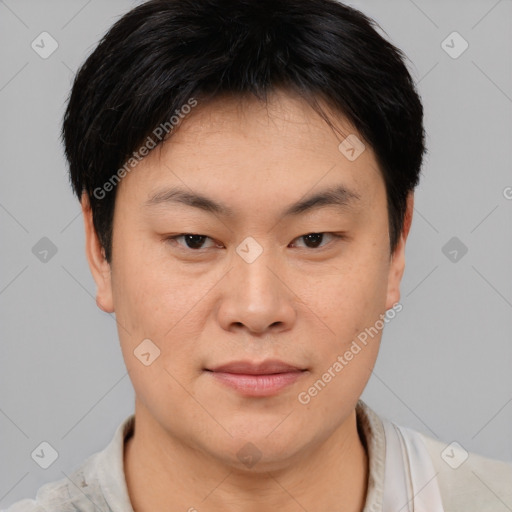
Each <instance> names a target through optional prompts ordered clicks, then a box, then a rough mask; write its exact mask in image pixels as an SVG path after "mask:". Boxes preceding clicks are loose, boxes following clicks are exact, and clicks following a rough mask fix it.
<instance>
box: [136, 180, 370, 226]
mask: <svg viewBox="0 0 512 512" xmlns="http://www.w3.org/2000/svg"><path fill="white" fill-rule="evenodd" d="M360 199H361V197H360V196H359V194H358V193H357V192H355V191H353V190H350V189H349V188H347V187H346V186H344V185H334V186H330V187H328V188H326V189H323V190H320V191H319V192H317V193H315V194H314V195H309V196H306V197H305V198H303V199H301V200H299V201H297V202H296V203H293V204H291V205H290V206H288V207H287V208H286V209H285V210H284V211H283V212H282V213H281V218H284V217H290V216H297V215H301V214H303V213H305V212H309V211H311V210H316V209H319V208H323V207H329V206H336V207H339V208H342V209H349V208H351V207H352V206H353V204H354V203H355V202H357V201H359V200H360ZM169 204H184V205H186V206H191V207H193V208H198V209H200V210H203V211H206V212H209V213H212V214H215V215H219V216H222V217H226V218H232V217H234V216H235V212H234V211H233V209H232V208H230V207H229V206H227V205H225V204H222V203H220V202H217V201H215V200H213V199H211V198H208V197H206V196H203V195H201V194H198V193H195V192H189V191H187V190H185V189H182V188H179V187H173V188H170V189H164V190H161V191H157V192H155V193H154V194H152V195H151V197H150V198H149V199H148V200H147V201H146V202H145V203H144V206H145V207H152V206H157V205H169Z"/></svg>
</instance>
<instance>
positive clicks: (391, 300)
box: [386, 192, 414, 310]
mask: <svg viewBox="0 0 512 512" xmlns="http://www.w3.org/2000/svg"><path fill="white" fill-rule="evenodd" d="M413 210H414V192H409V194H408V195H407V207H406V211H405V216H404V223H403V228H402V233H401V234H400V239H399V241H398V244H397V246H396V249H395V250H394V251H393V254H392V255H391V263H390V266H389V273H388V291H387V297H386V310H387V309H391V308H392V307H393V304H395V303H397V302H398V301H399V300H400V282H401V281H402V276H403V274H404V269H405V242H406V240H407V236H408V235H409V230H410V229H411V223H412V214H413Z"/></svg>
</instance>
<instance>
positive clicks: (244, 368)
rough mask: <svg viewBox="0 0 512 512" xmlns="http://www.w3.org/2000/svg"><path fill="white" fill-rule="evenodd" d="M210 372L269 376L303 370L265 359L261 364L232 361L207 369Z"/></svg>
mask: <svg viewBox="0 0 512 512" xmlns="http://www.w3.org/2000/svg"><path fill="white" fill-rule="evenodd" d="M207 370H209V371H212V372H222V373H239V374H246V375H270V374H272V373H289V372H299V371H303V370H304V368H300V367H298V366H294V365H292V364H289V363H285V362H284V361H279V360H278V359H267V360H266V361H262V362H259V363H257V362H253V361H232V362H230V363H226V364H222V365H219V366H215V367H213V368H207Z"/></svg>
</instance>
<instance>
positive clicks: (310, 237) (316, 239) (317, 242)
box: [295, 232, 341, 249]
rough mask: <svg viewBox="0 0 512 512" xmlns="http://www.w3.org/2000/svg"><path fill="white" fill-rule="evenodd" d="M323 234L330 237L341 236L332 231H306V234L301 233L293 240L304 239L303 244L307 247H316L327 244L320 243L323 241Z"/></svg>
mask: <svg viewBox="0 0 512 512" xmlns="http://www.w3.org/2000/svg"><path fill="white" fill-rule="evenodd" d="M325 235H327V236H331V237H332V238H341V236H339V235H335V234H334V233H324V232H323V233H308V234H307V235H302V236H300V237H298V238H296V239H295V240H304V243H305V246H306V248H307V249H317V248H318V247H325V246H326V245H327V244H324V245H321V244H322V242H323V241H324V237H325Z"/></svg>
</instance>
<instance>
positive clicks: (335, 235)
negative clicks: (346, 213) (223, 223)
mask: <svg viewBox="0 0 512 512" xmlns="http://www.w3.org/2000/svg"><path fill="white" fill-rule="evenodd" d="M188 235H194V236H199V237H205V238H207V239H210V240H213V239H212V238H210V237H209V236H206V235H200V234H198V233H181V234H179V235H173V236H169V237H166V238H165V240H166V241H169V242H170V241H172V242H175V243H178V242H176V240H177V239H178V238H182V237H184V236H188ZM309 235H331V236H332V237H333V238H334V239H335V240H333V241H337V240H344V239H346V235H345V234H344V233H331V232H328V231H320V232H311V233H306V234H305V235H301V236H298V237H297V238H295V239H294V240H298V239H300V238H304V237H306V236H309ZM322 242H323V240H322ZM331 243H332V242H331ZM178 245H180V249H183V250H184V251H187V252H194V253H198V254H199V253H202V252H204V251H206V250H208V249H214V248H215V247H207V248H201V249H191V248H190V247H186V246H183V245H182V244H179V243H178ZM328 246H329V243H327V244H326V245H321V246H319V247H315V248H310V247H303V249H307V250H311V251H316V252H318V251H320V250H322V249H324V248H325V247H328Z"/></svg>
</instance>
